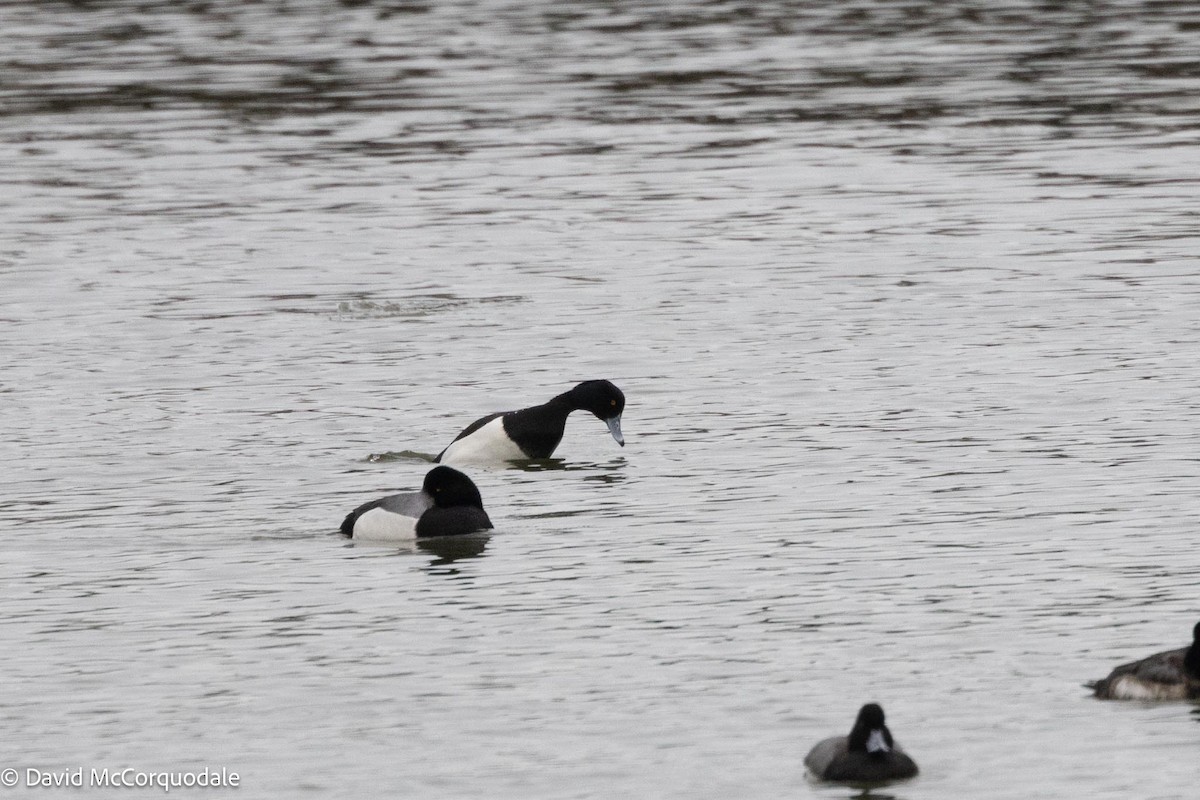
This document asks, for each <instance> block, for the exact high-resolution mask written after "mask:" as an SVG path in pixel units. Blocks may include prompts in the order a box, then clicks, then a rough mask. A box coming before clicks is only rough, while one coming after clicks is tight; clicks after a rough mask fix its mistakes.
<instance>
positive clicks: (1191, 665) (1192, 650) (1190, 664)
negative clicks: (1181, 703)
mask: <svg viewBox="0 0 1200 800" xmlns="http://www.w3.org/2000/svg"><path fill="white" fill-rule="evenodd" d="M1183 671H1184V672H1186V673H1187V674H1188V677H1190V678H1192V679H1194V680H1198V681H1200V639H1197V640H1195V641H1193V642H1192V646H1191V647H1189V648H1188V650H1187V652H1186V653H1184V655H1183Z"/></svg>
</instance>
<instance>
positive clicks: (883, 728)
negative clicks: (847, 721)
mask: <svg viewBox="0 0 1200 800" xmlns="http://www.w3.org/2000/svg"><path fill="white" fill-rule="evenodd" d="M804 765H805V766H806V767H808V768H809V770H811V771H812V774H813V775H815V776H817V777H818V778H820V779H822V780H826V781H841V782H843V783H880V782H883V781H895V780H900V779H902V778H911V777H912V776H914V775H916V774H917V765H916V763H915V762H914V761H913V760H912V759H911V758H909V757H908V755H907V754H905V752H904V751H903V750H901V749H900V745H898V744H896V742H895V740H894V739H892V732H891V731H889V730H888V728H887V725H884V724H883V709H882V708H880V707H879V705H877V704H875V703H867V704H866V705H865V706H863V707H862V708H861V709H860V710H859V712H858V719H856V720H855V721H854V728H853V729H851V731H850V735H849V736H833V737H831V738H829V739H824V740H822V741H821V742H819V743H818V744H817V746H816V747H814V748H813V749H812V750H811V751H809V753H808V755H807V756H805V758H804Z"/></svg>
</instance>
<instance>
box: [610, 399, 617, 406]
mask: <svg viewBox="0 0 1200 800" xmlns="http://www.w3.org/2000/svg"><path fill="white" fill-rule="evenodd" d="M608 404H609V405H610V406H615V405H616V404H617V401H616V400H609V401H608Z"/></svg>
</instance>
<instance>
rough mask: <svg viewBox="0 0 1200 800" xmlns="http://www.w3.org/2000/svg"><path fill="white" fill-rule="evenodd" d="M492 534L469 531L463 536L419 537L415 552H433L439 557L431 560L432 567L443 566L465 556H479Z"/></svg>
mask: <svg viewBox="0 0 1200 800" xmlns="http://www.w3.org/2000/svg"><path fill="white" fill-rule="evenodd" d="M491 538H492V537H491V534H486V533H469V534H464V535H462V536H434V537H430V538H427V539H417V541H416V548H415V550H414V552H423V553H431V554H433V555H436V556H437V559H436V560H434V561H431V562H429V563H430V566H431V567H442V566H445V565H447V564H452V563H454V562H455V561H458V560H459V559H463V558H478V557H479V556H481V555H483V551H484V550H485V549H486V548H487V545H488V542H489V541H491Z"/></svg>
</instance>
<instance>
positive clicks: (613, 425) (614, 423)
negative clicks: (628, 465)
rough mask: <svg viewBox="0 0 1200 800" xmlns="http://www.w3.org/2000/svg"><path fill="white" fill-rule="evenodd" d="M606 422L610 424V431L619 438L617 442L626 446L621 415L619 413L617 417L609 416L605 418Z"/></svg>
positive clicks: (615, 437)
mask: <svg viewBox="0 0 1200 800" xmlns="http://www.w3.org/2000/svg"><path fill="white" fill-rule="evenodd" d="M604 424H605V425H607V426H608V432H609V433H611V434H612V437H613V438H614V439H616V440H617V444H619V445H621V447H624V446H625V437H624V436H622V435H621V415H620V414H617V415H616V416H615V417H609V418H608V419H606V420H604Z"/></svg>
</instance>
